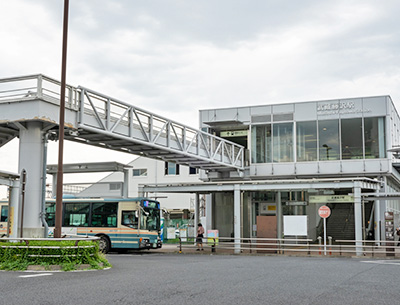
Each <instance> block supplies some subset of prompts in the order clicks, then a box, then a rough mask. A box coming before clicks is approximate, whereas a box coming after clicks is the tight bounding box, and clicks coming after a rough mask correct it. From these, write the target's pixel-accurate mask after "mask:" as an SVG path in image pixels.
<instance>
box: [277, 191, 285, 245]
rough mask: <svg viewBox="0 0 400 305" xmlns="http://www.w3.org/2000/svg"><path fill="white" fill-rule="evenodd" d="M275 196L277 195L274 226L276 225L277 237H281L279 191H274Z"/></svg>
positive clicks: (280, 199)
mask: <svg viewBox="0 0 400 305" xmlns="http://www.w3.org/2000/svg"><path fill="white" fill-rule="evenodd" d="M276 196H277V197H278V198H277V200H276V226H277V230H276V232H277V238H282V236H283V235H282V234H283V226H282V220H283V217H282V198H281V192H280V191H279V192H276Z"/></svg>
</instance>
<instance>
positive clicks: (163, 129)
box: [0, 74, 245, 237]
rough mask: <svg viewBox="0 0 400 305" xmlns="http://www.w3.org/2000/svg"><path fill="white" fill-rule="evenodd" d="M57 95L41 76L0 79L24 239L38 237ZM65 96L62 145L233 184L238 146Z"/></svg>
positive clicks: (94, 98) (99, 99)
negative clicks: (19, 177)
mask: <svg viewBox="0 0 400 305" xmlns="http://www.w3.org/2000/svg"><path fill="white" fill-rule="evenodd" d="M60 91H61V84H60V82H59V81H57V80H55V79H52V78H50V77H47V76H44V75H41V74H38V75H29V76H22V77H12V78H3V79H0V150H1V147H2V146H3V145H5V144H6V143H8V142H9V141H11V140H12V139H14V138H16V137H18V138H19V156H18V158H19V169H18V170H19V173H21V172H22V171H24V175H25V174H26V177H27V179H26V183H24V185H23V188H24V195H25V196H24V198H25V205H24V206H25V209H24V211H23V214H24V215H26V216H29V217H25V218H24V219H25V220H24V228H23V235H24V236H28V237H29V236H40V235H42V234H43V229H42V223H41V218H43V206H44V199H43V198H44V192H43V189H44V187H43V183H44V182H43V181H45V179H46V163H47V161H46V151H47V141H48V139H57V136H58V132H59V111H60ZM65 96H66V98H65V101H61V102H62V103H65V124H64V134H65V136H64V137H65V139H66V140H70V141H75V142H79V143H84V144H89V145H93V146H98V147H102V148H107V149H111V150H115V151H120V152H125V153H131V154H134V155H142V156H145V157H149V158H153V159H159V160H164V161H167V162H175V163H177V164H182V165H187V166H190V167H194V168H199V169H203V170H206V171H209V172H225V173H226V174H227V175H231V174H232V176H236V177H240V176H241V173H242V171H243V170H244V162H245V161H244V155H245V152H244V147H242V146H240V145H238V144H236V143H233V142H230V141H228V140H225V139H223V138H219V137H216V136H214V135H212V134H209V133H207V132H204V131H201V130H197V129H195V128H192V127H189V126H186V125H183V124H180V123H177V122H175V121H172V120H169V119H167V118H165V117H162V116H159V115H156V114H154V113H151V112H149V111H146V110H143V109H140V108H138V107H135V106H134V105H132V104H130V103H126V102H122V101H119V100H117V99H115V98H112V97H110V96H107V95H104V94H101V93H98V92H95V91H93V90H90V89H88V88H85V87H82V86H79V87H73V86H69V85H67V87H66V92H65ZM75 153H77V154H82V153H84V151H79V152H75ZM0 170H1V169H0ZM16 213H17V211H16Z"/></svg>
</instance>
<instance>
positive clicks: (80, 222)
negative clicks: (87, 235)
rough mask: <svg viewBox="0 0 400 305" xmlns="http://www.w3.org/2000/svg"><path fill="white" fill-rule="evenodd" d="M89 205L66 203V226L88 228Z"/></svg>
mask: <svg viewBox="0 0 400 305" xmlns="http://www.w3.org/2000/svg"><path fill="white" fill-rule="evenodd" d="M89 206H90V205H89V203H72V202H69V203H66V204H65V207H64V226H66V227H88V226H89Z"/></svg>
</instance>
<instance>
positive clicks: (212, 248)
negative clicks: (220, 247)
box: [211, 238, 215, 252]
mask: <svg viewBox="0 0 400 305" xmlns="http://www.w3.org/2000/svg"><path fill="white" fill-rule="evenodd" d="M211 252H215V238H214V244H213V245H211Z"/></svg>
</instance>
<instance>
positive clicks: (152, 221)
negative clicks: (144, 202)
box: [140, 207, 160, 231]
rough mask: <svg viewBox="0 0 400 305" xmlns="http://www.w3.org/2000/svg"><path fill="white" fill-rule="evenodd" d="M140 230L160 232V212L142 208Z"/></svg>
mask: <svg viewBox="0 0 400 305" xmlns="http://www.w3.org/2000/svg"><path fill="white" fill-rule="evenodd" d="M140 228H141V229H143V230H151V231H158V230H160V210H159V209H152V208H147V207H143V208H142V217H141V226H140Z"/></svg>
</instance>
